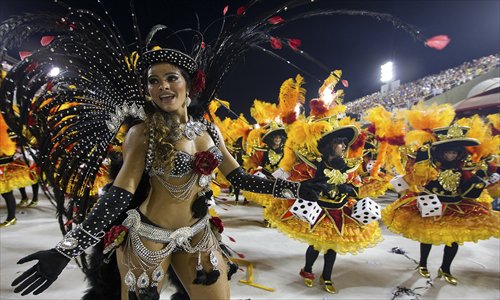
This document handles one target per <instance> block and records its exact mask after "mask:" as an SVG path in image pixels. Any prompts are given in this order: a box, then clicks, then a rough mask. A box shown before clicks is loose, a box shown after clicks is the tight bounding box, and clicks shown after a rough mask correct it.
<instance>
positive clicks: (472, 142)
mask: <svg viewBox="0 0 500 300" xmlns="http://www.w3.org/2000/svg"><path fill="white" fill-rule="evenodd" d="M480 144H481V142H479V140H477V139H475V138H456V139H449V140H442V141H437V142H434V143H432V147H439V148H441V147H443V148H458V147H471V146H479V145H480Z"/></svg>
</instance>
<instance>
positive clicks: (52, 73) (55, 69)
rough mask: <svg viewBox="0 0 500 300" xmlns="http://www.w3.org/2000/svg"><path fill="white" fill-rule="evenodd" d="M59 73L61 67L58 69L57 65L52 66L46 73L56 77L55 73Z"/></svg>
mask: <svg viewBox="0 0 500 300" xmlns="http://www.w3.org/2000/svg"><path fill="white" fill-rule="evenodd" d="M59 73H61V69H59V68H58V67H53V68H52V69H51V70H50V72H49V73H48V74H47V75H48V76H50V77H56V76H57V75H59Z"/></svg>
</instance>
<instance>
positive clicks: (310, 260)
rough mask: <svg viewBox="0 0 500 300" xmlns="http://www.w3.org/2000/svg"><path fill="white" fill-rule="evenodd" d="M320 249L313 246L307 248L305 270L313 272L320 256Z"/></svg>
mask: <svg viewBox="0 0 500 300" xmlns="http://www.w3.org/2000/svg"><path fill="white" fill-rule="evenodd" d="M318 255H319V251H316V250H314V247H313V246H309V247H308V248H307V250H306V265H305V266H304V271H306V272H308V273H312V266H313V265H314V262H315V261H316V259H317V258H318Z"/></svg>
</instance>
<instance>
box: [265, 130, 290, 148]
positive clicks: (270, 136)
mask: <svg viewBox="0 0 500 300" xmlns="http://www.w3.org/2000/svg"><path fill="white" fill-rule="evenodd" d="M277 135H280V136H282V137H283V139H284V140H285V139H286V137H287V135H286V131H285V128H283V127H278V128H275V129H270V130H269V131H268V132H266V134H264V136H263V137H262V141H263V142H264V143H266V144H267V145H271V144H272V143H273V139H274V137H275V136H277Z"/></svg>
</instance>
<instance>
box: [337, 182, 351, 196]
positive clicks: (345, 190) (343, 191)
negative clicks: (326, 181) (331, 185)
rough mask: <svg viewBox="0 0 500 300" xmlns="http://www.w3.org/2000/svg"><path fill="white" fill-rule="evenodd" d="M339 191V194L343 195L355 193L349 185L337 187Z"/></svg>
mask: <svg viewBox="0 0 500 300" xmlns="http://www.w3.org/2000/svg"><path fill="white" fill-rule="evenodd" d="M337 189H338V191H339V193H341V194H351V193H352V192H353V188H352V186H350V185H348V184H339V185H338V186H337Z"/></svg>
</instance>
